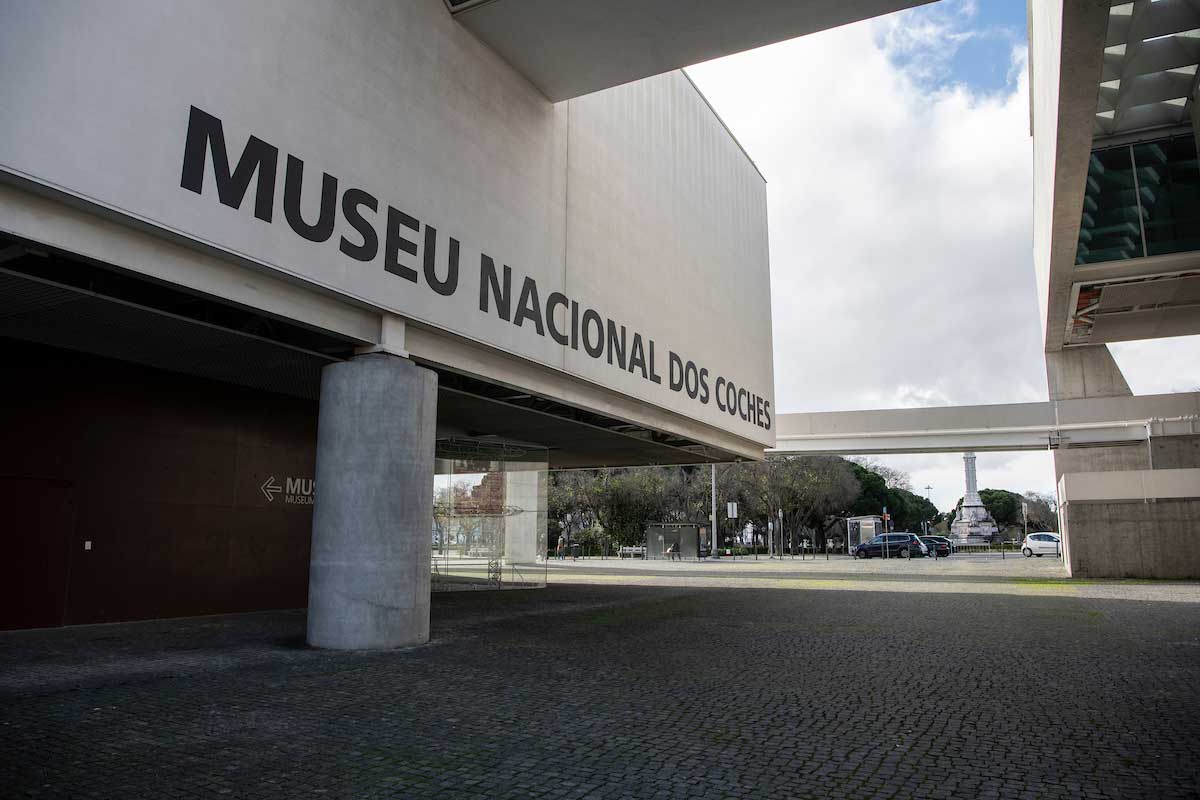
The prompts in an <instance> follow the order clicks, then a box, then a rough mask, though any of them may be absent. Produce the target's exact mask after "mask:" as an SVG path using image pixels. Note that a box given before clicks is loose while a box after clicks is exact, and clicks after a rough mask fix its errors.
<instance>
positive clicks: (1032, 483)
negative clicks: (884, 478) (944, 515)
mask: <svg viewBox="0 0 1200 800" xmlns="http://www.w3.org/2000/svg"><path fill="white" fill-rule="evenodd" d="M872 458H875V459H876V460H878V461H879V462H880V463H882V464H884V465H885V466H889V467H892V468H893V469H898V470H902V471H904V472H907V473H908V474H909V477H910V479H911V481H912V487H913V491H914V492H916V493H917V494H920V495H924V494H925V487H926V486H929V487H930V491H929V497H930V499H931V500H932V501H933V504H934V505H935V506H937V507H938V509H939V510H940V511H949V510H951V509H952V508H954V506H955V504H956V503H957V502H958V500H959V498H960V497H962V496H963V491H964V490H965V489H966V480H965V478H964V476H963V460H962V455H961V454H959V453H939V454H935V455H906V456H895V455H887V456H872ZM975 472H976V477H977V479H978V482H979V488H980V489H1007V490H1008V491H1010V492H1017V493H1020V494H1024V493H1025V492H1028V491H1034V492H1046V493H1049V494H1054V460H1053V458H1052V457H1051V456H1050V454H1049V453H1046V452H1041V451H1027V452H1019V453H976V455H975Z"/></svg>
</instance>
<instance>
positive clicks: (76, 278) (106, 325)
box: [0, 236, 762, 468]
mask: <svg viewBox="0 0 1200 800" xmlns="http://www.w3.org/2000/svg"><path fill="white" fill-rule="evenodd" d="M106 267H107V265H104V266H101V265H97V264H95V263H93V262H91V261H89V260H85V259H82V258H79V257H77V256H73V255H64V254H58V253H56V252H54V251H50V250H41V249H39V248H37V247H31V246H29V245H26V244H24V243H12V240H11V239H8V238H7V237H3V236H0V349H3V348H6V347H21V348H54V350H55V351H72V352H80V353H87V354H89V355H91V356H99V357H101V358H106V359H113V360H116V361H122V362H126V363H133V364H139V365H142V366H146V367H151V368H155V369H160V370H163V371H166V372H176V373H181V374H185V375H192V376H195V377H199V378H204V379H208V380H213V381H219V382H222V383H229V384H235V385H238V386H244V387H248V388H251V389H256V390H259V391H263V392H270V393H273V394H279V395H285V396H290V397H296V398H302V399H306V400H311V401H316V400H317V398H318V396H319V391H320V383H321V370H322V368H324V367H325V366H327V365H328V364H331V363H334V362H336V361H339V360H342V359H344V358H348V357H350V356H351V355H352V354H353V353H354V351H355V349H356V346H357V345H360V344H361V342H360V341H358V340H356V339H355V338H353V337H348V336H344V335H340V334H334V333H331V332H329V331H319V330H315V329H310V328H306V327H303V326H300V325H296V324H294V323H291V322H289V321H287V320H286V319H282V318H274V317H269V316H267V315H264V314H262V313H261V312H258V311H256V310H254V309H250V308H245V307H238V306H236V305H234V304H231V303H229V302H228V301H226V300H224V299H223V298H218V297H211V296H206V295H202V294H199V293H196V292H192V291H183V290H181V289H180V288H179V287H177V286H172V285H170V284H160V283H154V282H149V281H146V280H144V279H142V278H141V277H140V276H137V275H133V274H130V273H125V272H123V271H119V270H113V269H111V268H106ZM413 339H414V341H413V344H414V345H415V346H414V348H413V349H414V353H413V359H414V360H415V361H417V362H418V363H420V364H422V366H426V367H428V368H430V369H433V370H434V371H436V372H437V373H438V404H437V405H438V408H437V448H438V450H437V452H438V456H439V457H456V458H464V457H469V458H472V459H483V460H494V459H504V460H511V461H532V462H545V463H548V464H549V465H550V467H552V468H575V467H598V466H609V467H612V466H642V465H648V464H696V463H706V462H710V461H719V462H724V461H730V460H741V459H746V458H761V455H762V450H761V447H759V448H754V447H752V446H751V445H750V443H746V444H745V445H744V446H742V447H739V448H738V449H736V450H725V449H722V448H718V447H711V446H705V445H700V444H697V443H696V442H695V441H693V440H690V439H688V438H686V436H683V435H678V434H671V433H666V432H663V431H657V430H651V429H648V428H646V427H644V426H642V425H638V424H633V423H629V422H628V421H627V420H624V419H621V418H618V417H612V416H608V415H606V414H603V413H596V412H591V411H585V410H582V409H580V408H578V407H572V406H570V405H568V404H566V403H563V402H561V401H556V400H554V399H552V398H548V397H539V396H536V395H534V394H531V393H530V392H528V391H517V390H514V389H512V388H509V387H507V386H504V385H500V384H497V383H495V382H489V381H483V380H479V379H478V378H476V377H473V376H471V375H469V374H464V373H462V372H458V371H454V370H450V369H447V368H446V367H445V366H444V365H442V364H440V363H438V360H437V358H436V356H437V352H436V351H433V350H431V349H430V346H429V344H428V342H427V340H426V339H425V338H422V337H421V336H415V337H413ZM418 350H419V351H422V352H426V355H425V357H421V356H420V355H418V353H417V352H416V351H418ZM49 352H53V351H49ZM622 402H632V401H627V400H624V399H623V398H622V397H621V396H620V395H617V394H615V393H614V397H613V400H612V401H611V403H610V404H609V405H608V406H606V407H605V409H604V410H605V411H611V412H612V413H620V412H621V411H623V410H625V409H624V406H622V405H621V403H622ZM693 424H697V423H693ZM464 453H466V454H470V455H463V454H464Z"/></svg>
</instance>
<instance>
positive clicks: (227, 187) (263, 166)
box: [179, 106, 279, 222]
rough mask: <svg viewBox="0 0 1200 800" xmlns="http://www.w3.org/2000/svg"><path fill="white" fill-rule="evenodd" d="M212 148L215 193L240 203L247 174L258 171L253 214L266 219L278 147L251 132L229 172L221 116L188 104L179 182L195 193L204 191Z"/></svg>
mask: <svg viewBox="0 0 1200 800" xmlns="http://www.w3.org/2000/svg"><path fill="white" fill-rule="evenodd" d="M210 150H211V151H212V163H213V177H214V178H215V179H216V181H217V197H218V198H219V199H220V201H221V202H222V203H224V204H225V205H227V206H231V207H233V208H241V207H242V199H243V198H244V197H245V196H246V190H247V189H248V188H250V178H252V177H253V176H254V173H255V172H256V171H257V172H258V190H257V192H256V193H255V195H254V216H256V217H258V218H259V219H261V220H263V221H265V222H270V221H271V212H272V210H273V209H274V208H275V171H276V166H277V165H278V163H279V150H278V148H276V147H273V146H271V145H269V144H267V143H266V142H264V141H263V140H262V139H259V138H258V137H257V136H251V137H250V140H249V141H248V142H246V149H245V150H243V151H242V157H241V158H239V159H238V163H237V169H235V170H233V171H232V172H230V170H229V154H228V153H227V152H225V131H224V129H223V128H222V126H221V120H219V119H217V118H216V117H214V116H213V115H212V114H207V113H205V112H203V111H201V110H200V109H198V108H196V107H195V106H192V112H191V116H189V117H188V129H187V141H186V142H185V143H184V146H183V177H182V178H181V179H180V181H179V185H180V186H182V187H183V188H184V189H190V190H192V191H193V192H195V193H196V194H202V193H203V191H204V164H205V162H206V160H207V154H208V152H209V151H210Z"/></svg>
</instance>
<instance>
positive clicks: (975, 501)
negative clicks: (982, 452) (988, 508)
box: [963, 453, 983, 506]
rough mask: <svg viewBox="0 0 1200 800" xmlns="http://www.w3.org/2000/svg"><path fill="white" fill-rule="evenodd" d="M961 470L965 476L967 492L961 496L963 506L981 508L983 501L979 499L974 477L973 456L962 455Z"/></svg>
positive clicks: (971, 454)
mask: <svg viewBox="0 0 1200 800" xmlns="http://www.w3.org/2000/svg"><path fill="white" fill-rule="evenodd" d="M963 470H964V472H966V475H967V492H966V494H965V495H963V505H964V506H981V505H983V501H982V500H980V499H979V484H978V482H977V478H976V477H975V454H974V453H963Z"/></svg>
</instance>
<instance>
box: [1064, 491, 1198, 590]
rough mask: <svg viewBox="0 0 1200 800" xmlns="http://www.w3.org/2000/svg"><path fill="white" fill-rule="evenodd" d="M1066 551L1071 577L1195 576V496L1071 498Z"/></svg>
mask: <svg viewBox="0 0 1200 800" xmlns="http://www.w3.org/2000/svg"><path fill="white" fill-rule="evenodd" d="M1068 516H1069V520H1068V528H1067V531H1068V535H1070V533H1071V532H1072V531H1076V532H1078V533H1077V535H1074V536H1070V543H1069V549H1068V551H1067V557H1068V562H1069V569H1070V573H1071V575H1072V576H1073V577H1076V578H1200V500H1158V501H1155V502H1150V503H1146V502H1120V503H1074V504H1071V505H1070V506H1068Z"/></svg>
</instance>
